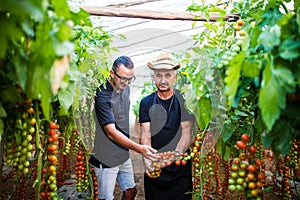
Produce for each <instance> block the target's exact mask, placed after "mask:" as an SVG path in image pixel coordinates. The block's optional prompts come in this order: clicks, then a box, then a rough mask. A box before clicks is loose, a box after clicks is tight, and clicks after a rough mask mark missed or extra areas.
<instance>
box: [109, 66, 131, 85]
mask: <svg viewBox="0 0 300 200" xmlns="http://www.w3.org/2000/svg"><path fill="white" fill-rule="evenodd" d="M113 72H114V74H115V75H116V76H117V77H118V78H119V79H120V82H121V83H125V82H126V81H128V83H131V82H133V81H135V76H133V77H131V78H126V77H124V76H120V75H119V74H118V73H117V72H116V70H114V69H113Z"/></svg>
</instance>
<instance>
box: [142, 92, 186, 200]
mask: <svg viewBox="0 0 300 200" xmlns="http://www.w3.org/2000/svg"><path fill="white" fill-rule="evenodd" d="M171 106H172V108H171V109H170V112H167V111H166V110H167V108H165V109H164V108H163V107H162V105H160V103H159V102H158V100H157V96H156V95H155V96H154V98H153V103H152V107H151V108H150V110H149V115H150V118H151V126H150V129H151V145H152V147H153V148H155V149H157V150H158V152H165V151H174V150H175V148H176V146H177V144H178V142H179V140H180V138H181V126H180V123H181V109H180V108H181V107H180V103H179V101H178V99H177V98H176V97H175V99H174V102H173V104H172V105H171ZM144 183H145V184H144V185H145V198H146V200H188V199H191V194H186V195H185V194H184V193H186V192H188V191H189V192H191V191H192V174H191V162H190V161H188V162H187V165H185V166H176V165H175V164H174V163H173V164H172V165H170V166H168V167H164V168H163V169H162V171H161V174H160V176H159V177H158V178H154V179H153V178H149V177H148V176H147V175H145V176H144Z"/></svg>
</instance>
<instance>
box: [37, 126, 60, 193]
mask: <svg viewBox="0 0 300 200" xmlns="http://www.w3.org/2000/svg"><path fill="white" fill-rule="evenodd" d="M47 136H48V137H47V149H48V154H47V160H48V163H46V165H45V168H43V169H42V172H43V173H44V176H43V177H44V180H46V181H44V182H43V187H44V192H41V193H40V196H41V198H44V199H46V198H49V197H51V199H58V196H57V189H58V186H57V165H58V154H59V149H58V145H59V141H58V139H59V136H60V131H59V125H58V124H56V123H55V122H50V123H49V131H48V135H47Z"/></svg>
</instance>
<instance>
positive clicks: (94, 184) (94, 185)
mask: <svg viewBox="0 0 300 200" xmlns="http://www.w3.org/2000/svg"><path fill="white" fill-rule="evenodd" d="M90 172H91V176H92V179H93V190H92V191H93V195H94V200H98V195H99V189H98V180H97V176H96V174H95V168H94V167H91V169H90Z"/></svg>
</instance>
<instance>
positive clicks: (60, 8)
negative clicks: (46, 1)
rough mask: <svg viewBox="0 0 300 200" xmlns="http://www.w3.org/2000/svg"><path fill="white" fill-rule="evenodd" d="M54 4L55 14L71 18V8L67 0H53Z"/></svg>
mask: <svg viewBox="0 0 300 200" xmlns="http://www.w3.org/2000/svg"><path fill="white" fill-rule="evenodd" d="M51 3H52V6H53V7H54V10H55V14H56V15H57V16H58V17H59V18H65V19H69V18H71V15H70V9H69V6H68V4H67V1H61V0H51Z"/></svg>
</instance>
